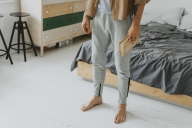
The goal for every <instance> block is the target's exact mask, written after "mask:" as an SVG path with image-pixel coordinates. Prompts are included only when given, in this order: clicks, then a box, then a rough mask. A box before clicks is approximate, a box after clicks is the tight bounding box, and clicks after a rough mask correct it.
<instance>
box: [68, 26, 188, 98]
mask: <svg viewBox="0 0 192 128" xmlns="http://www.w3.org/2000/svg"><path fill="white" fill-rule="evenodd" d="M141 28H142V29H141V41H140V42H139V44H138V45H136V46H135V47H134V49H133V50H132V55H131V62H130V69H131V79H132V80H134V81H137V82H140V83H144V84H147V85H149V86H152V87H156V88H160V89H162V90H163V91H165V92H166V93H169V94H185V95H188V96H192V33H190V32H182V31H179V30H175V31H169V30H167V29H165V28H163V27H146V26H142V27H141ZM91 42H92V41H91V40H90V41H87V42H85V43H84V44H83V45H82V46H81V47H80V49H79V51H78V53H77V55H76V57H75V59H74V60H73V62H72V64H71V71H73V70H74V69H75V68H76V67H77V61H79V60H81V61H84V62H87V63H89V64H91V63H92V62H91V54H92V49H91V46H92V44H91ZM106 68H108V69H109V70H110V71H111V72H112V73H114V74H116V69H115V64H114V55H113V45H112V44H111V45H110V46H109V48H108V53H107V63H106Z"/></svg>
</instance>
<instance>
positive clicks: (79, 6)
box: [73, 0, 86, 12]
mask: <svg viewBox="0 0 192 128" xmlns="http://www.w3.org/2000/svg"><path fill="white" fill-rule="evenodd" d="M85 7H86V1H85V0H83V1H77V2H73V12H82V11H85Z"/></svg>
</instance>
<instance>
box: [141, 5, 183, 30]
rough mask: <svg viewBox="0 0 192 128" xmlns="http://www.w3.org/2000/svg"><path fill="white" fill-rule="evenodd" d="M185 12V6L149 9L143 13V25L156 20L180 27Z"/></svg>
mask: <svg viewBox="0 0 192 128" xmlns="http://www.w3.org/2000/svg"><path fill="white" fill-rule="evenodd" d="M183 12H184V8H182V7H174V8H168V9H165V8H161V9H157V10H151V11H147V12H145V13H144V14H143V17H142V19H141V25H147V24H148V23H153V22H156V23H160V24H171V25H174V26H177V27H178V26H179V24H180V20H181V18H182V15H183Z"/></svg>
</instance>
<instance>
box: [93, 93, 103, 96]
mask: <svg viewBox="0 0 192 128" xmlns="http://www.w3.org/2000/svg"><path fill="white" fill-rule="evenodd" d="M94 95H95V96H99V97H101V96H102V93H100V94H99V93H97V92H95V94H94Z"/></svg>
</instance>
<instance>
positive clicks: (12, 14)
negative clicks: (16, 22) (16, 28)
mask: <svg viewBox="0 0 192 128" xmlns="http://www.w3.org/2000/svg"><path fill="white" fill-rule="evenodd" d="M10 15H11V16H14V17H27V16H30V14H29V13H25V12H14V13H11V14H10Z"/></svg>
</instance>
